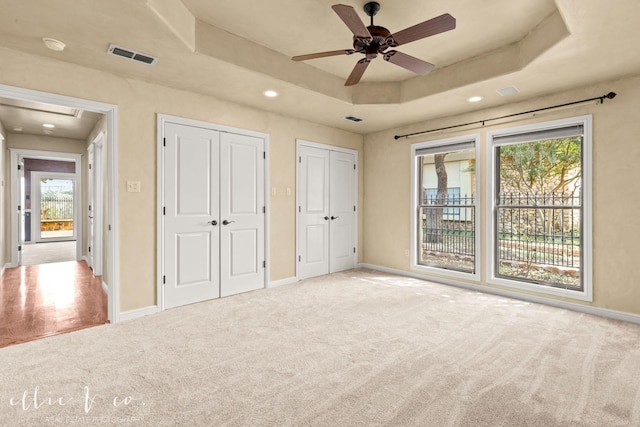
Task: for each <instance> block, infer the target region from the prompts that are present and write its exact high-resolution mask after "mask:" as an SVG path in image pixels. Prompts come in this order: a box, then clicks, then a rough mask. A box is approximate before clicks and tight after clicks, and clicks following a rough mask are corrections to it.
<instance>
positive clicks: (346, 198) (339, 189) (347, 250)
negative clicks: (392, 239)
mask: <svg viewBox="0 0 640 427" xmlns="http://www.w3.org/2000/svg"><path fill="white" fill-rule="evenodd" d="M330 159H331V163H330V191H329V193H330V201H329V204H330V207H331V216H330V221H331V222H330V237H329V242H330V245H329V248H330V249H329V272H330V273H335V272H337V271H343V270H349V269H351V268H353V267H354V266H355V261H356V260H355V253H356V248H355V236H356V233H355V224H356V211H355V210H356V203H355V201H356V198H355V182H356V171H355V168H354V165H355V155H354V154H353V153H345V152H340V151H331V156H330Z"/></svg>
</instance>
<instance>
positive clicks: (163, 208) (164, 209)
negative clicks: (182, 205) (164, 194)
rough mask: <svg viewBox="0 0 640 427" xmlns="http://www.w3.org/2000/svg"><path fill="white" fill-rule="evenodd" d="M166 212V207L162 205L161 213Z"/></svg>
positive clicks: (164, 213)
mask: <svg viewBox="0 0 640 427" xmlns="http://www.w3.org/2000/svg"><path fill="white" fill-rule="evenodd" d="M166 214H167V208H166V207H165V206H163V207H162V215H166Z"/></svg>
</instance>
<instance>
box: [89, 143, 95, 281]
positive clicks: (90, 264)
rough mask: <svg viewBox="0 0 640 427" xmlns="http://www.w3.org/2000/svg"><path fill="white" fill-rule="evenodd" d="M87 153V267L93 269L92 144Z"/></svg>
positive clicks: (93, 157)
mask: <svg viewBox="0 0 640 427" xmlns="http://www.w3.org/2000/svg"><path fill="white" fill-rule="evenodd" d="M87 154H88V159H87V160H88V164H89V173H88V174H87V175H88V181H89V182H88V188H87V192H88V193H89V204H88V206H87V211H88V219H89V224H87V229H88V234H89V235H88V236H87V241H88V243H87V264H89V268H91V269H92V270H94V268H93V254H94V248H95V243H94V238H95V232H96V230H95V228H94V226H95V225H94V209H93V207H94V206H95V194H94V179H95V178H94V174H93V169H94V167H95V164H94V163H95V161H94V159H95V156H94V146H93V144H91V145H89V148H88V149H87ZM94 274H95V270H94Z"/></svg>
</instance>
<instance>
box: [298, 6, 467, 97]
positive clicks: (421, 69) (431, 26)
mask: <svg viewBox="0 0 640 427" xmlns="http://www.w3.org/2000/svg"><path fill="white" fill-rule="evenodd" d="M331 8H332V9H333V10H334V12H335V13H336V14H337V15H338V16H339V17H340V19H342V20H343V21H344V23H345V24H346V25H347V27H349V30H351V32H352V33H353V49H342V50H332V51H328V52H319V53H311V54H309V55H299V56H294V57H293V58H291V59H292V60H294V61H306V60H307V59H315V58H324V57H327V56H337V55H351V54H353V53H363V54H364V55H365V57H364V58H362V59H361V60H360V61H358V63H357V64H356V66H355V67H354V69H353V71H351V74H350V75H349V78H347V81H346V82H345V84H344V85H345V86H352V85H355V84H357V83H358V82H359V81H360V78H361V77H362V75H363V74H364V72H365V70H366V69H367V67H368V66H369V63H370V62H371V60H372V59H374V58H375V57H376V56H378V54H381V55H382V56H383V58H384V60H385V61H388V62H391V63H392V64H396V65H398V66H400V67H402V68H405V69H407V70H409V71H413V72H414V73H417V74H420V75H425V74H427V73H428V72H429V71H431V70H432V69H433V67H434V65H433V64H431V63H429V62H426V61H423V60H421V59H418V58H415V57H413V56H411V55H407V54H405V53H402V52H398V51H397V50H393V49H392V50H387V49H388V48H390V47H391V48H394V47H397V46H400V45H403V44H407V43H410V42H413V41H416V40H420V39H423V38H425V37H429V36H433V35H435V34H440V33H443V32H445V31H449V30H453V29H454V28H455V27H456V19H455V18H454V17H453V16H451V15H449V14H448V13H445V14H444V15H440V16H437V17H435V18H433V19H429V20H428V21H424V22H421V23H420V24H416V25H414V26H412V27H409V28H405V29H404V30H401V31H398V32H397V33H394V34H391V32H390V31H389V30H387V29H386V28H384V27H379V26H377V25H373V17H374V15H375V14H376V13H378V11H379V10H380V4H379V3H378V2H369V3H367V4H365V5H364V11H365V13H366V14H367V15H368V16H370V17H371V25H369V26H368V27H365V25H364V23H363V22H362V20H361V19H360V17H358V14H357V13H356V11H355V10H354V9H353V7H351V6H348V5H344V4H335V5H333V6H331Z"/></svg>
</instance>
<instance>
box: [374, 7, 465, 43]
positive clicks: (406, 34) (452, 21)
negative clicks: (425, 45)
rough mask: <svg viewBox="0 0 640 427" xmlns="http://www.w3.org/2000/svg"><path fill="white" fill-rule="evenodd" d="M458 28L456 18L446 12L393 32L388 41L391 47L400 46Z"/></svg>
mask: <svg viewBox="0 0 640 427" xmlns="http://www.w3.org/2000/svg"><path fill="white" fill-rule="evenodd" d="M454 28H456V18H454V17H453V16H451V15H449V14H448V13H445V14H444V15H440V16H437V17H435V18H433V19H429V20H428V21H424V22H421V23H420V24H416V25H414V26H413V27H409V28H405V29H404V30H401V31H398V32H397V33H395V34H391V36H389V39H388V40H387V43H388V44H389V46H391V47H396V46H400V45H402V44H407V43H410V42H413V41H416V40H420V39H423V38H425V37H429V36H433V35H436V34H440V33H444V32H445V31H449V30H453V29H454Z"/></svg>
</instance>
